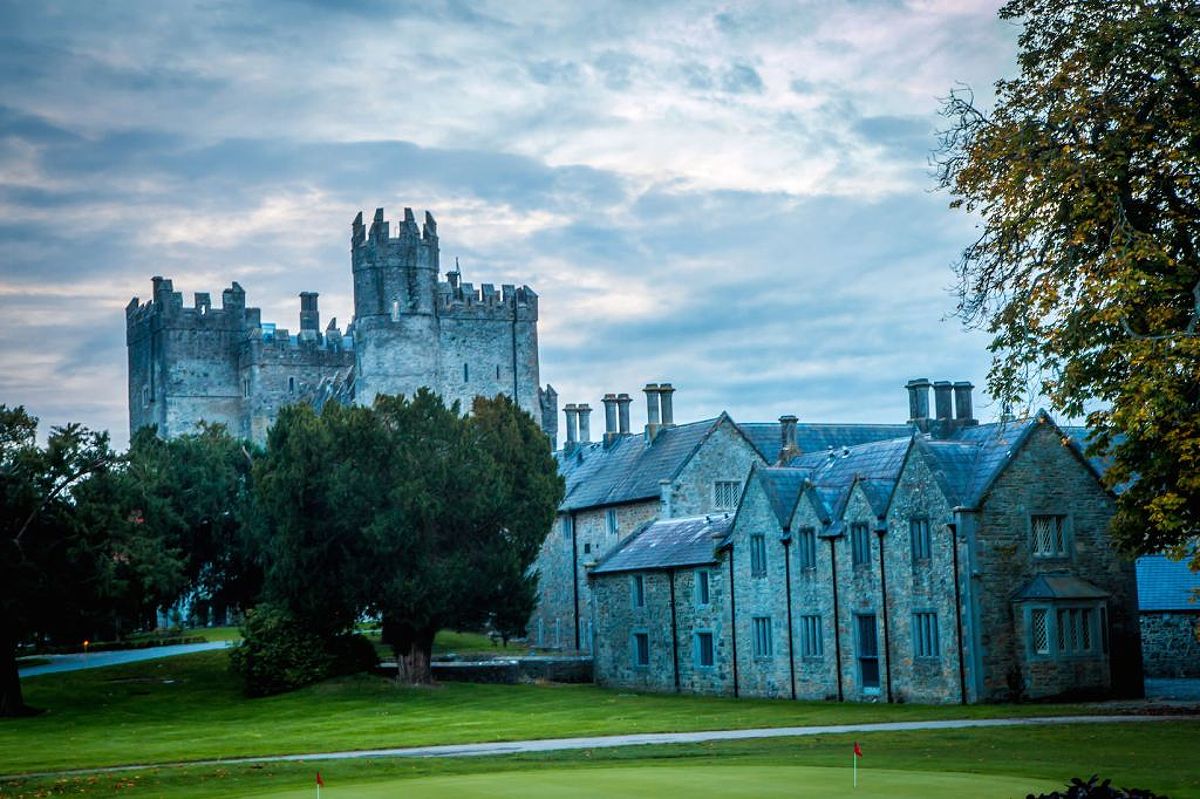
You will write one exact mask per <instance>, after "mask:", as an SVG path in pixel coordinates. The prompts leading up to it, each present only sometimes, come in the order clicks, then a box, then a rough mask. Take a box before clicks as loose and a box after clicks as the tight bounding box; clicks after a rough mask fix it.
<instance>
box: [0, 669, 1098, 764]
mask: <svg viewBox="0 0 1200 799" xmlns="http://www.w3.org/2000/svg"><path fill="white" fill-rule="evenodd" d="M227 658H228V656H227V653H225V652H223V651H213V652H202V653H198V654H195V655H186V656H181V657H177V658H171V659H168V660H159V661H147V662H143V663H136V664H130V665H128V666H118V667H112V668H106V669H95V670H90V671H79V672H71V673H65V674H58V675H46V676H41V677H34V678H29V679H27V680H25V682H24V686H25V692H26V698H27V700H28V701H29V702H30V703H31V704H33V705H35V706H38V707H42V708H45V709H47V710H48V712H47V713H46V714H45V715H43V716H40V717H37V718H32V719H6V720H0V773H6V774H12V773H19V772H27V771H50V770H54V769H69V768H86V767H93V766H109V765H121V764H132V763H147V762H149V763H155V762H174V761H180V760H204V759H212V758H221V757H245V756H255V755H274V754H291V753H306V752H322V751H337V750H349V749H372V748H384V747H400V746H420V745H432V744H458V743H474V742H488V741H511V740H521V739H530V738H560V737H570V736H579V735H612V734H621V733H638V732H681V731H691V730H713V729H745V728H750V727H780V726H806V725H815V724H854V723H865V722H875V721H906V720H925V719H954V718H991V717H1004V716H1012V715H1016V716H1033V715H1064V714H1080V713H1096V712H1100V710H1099V709H1098V708H1097V707H1095V706H1091V707H1089V706H1080V705H1028V706H989V705H980V706H970V707H961V706H922V705H882V704H876V705H871V704H856V703H845V704H837V703H829V702H789V701H782V700H749V699H742V700H734V699H727V698H715V697H713V698H709V697H686V696H669V695H635V694H627V693H619V692H615V691H609V690H603V689H599V688H596V687H594V686H590V685H572V686H556V685H518V686H502V685H469V684H462V683H448V684H443V685H440V686H436V687H432V688H411V687H404V686H398V685H396V684H395V683H393V682H392V681H390V680H387V679H382V678H377V677H371V676H367V675H360V676H355V677H349V678H344V679H338V680H332V681H329V682H326V683H323V684H320V685H316V686H312V687H309V688H307V689H304V690H301V691H297V692H295V693H291V694H286V695H283V696H277V697H268V698H265V699H256V700H248V699H246V698H244V697H243V696H242V695H241V693H240V690H239V686H238V683H237V680H236V678H235V677H234V676H233V675H231V674H229V672H228V669H227Z"/></svg>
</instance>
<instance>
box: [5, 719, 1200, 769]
mask: <svg viewBox="0 0 1200 799" xmlns="http://www.w3.org/2000/svg"><path fill="white" fill-rule="evenodd" d="M1197 719H1200V716H1194V715H1188V716H1047V717H1037V718H1020V719H957V720H949V721H893V722H883V723H878V724H832V725H823V726H819V727H768V728H757V729H749V730H708V731H704V732H658V733H641V734H637V735H602V736H596V737H590V738H545V739H541V740H532V741H502V742H498V743H481V744H450V745H445V746H409V747H402V748H397V749H354V750H350V751H345V752H313V753H310V754H303V755H272V756H268V757H230V758H224V759H221V760H192V761H188V762H174V763H151V764H140V765H130V766H113V767H110V768H91V769H71V770H67V771H43V772H32V773H26V774H9V775H4V776H0V782H3V781H6V780H13V779H28V778H32V777H71V776H80V775H85V774H101V773H113V772H124V771H142V770H145V769H150V768H164V767H174V766H217V765H221V766H229V765H239V764H249V763H281V762H298V761H320V760H356V759H368V758H395V757H481V756H487V755H513V754H521V753H534V752H559V751H563V750H569V749H606V748H610V747H618V746H644V745H647V744H685V743H704V742H707V741H746V740H753V739H756V738H786V737H796V736H806V735H845V734H849V733H866V732H911V731H914V730H959V729H967V728H974V727H1024V726H1041V725H1046V724H1131V723H1148V722H1156V721H1180V720H1185V721H1195V720H1197Z"/></svg>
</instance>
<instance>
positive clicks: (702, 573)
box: [696, 569, 709, 605]
mask: <svg viewBox="0 0 1200 799" xmlns="http://www.w3.org/2000/svg"><path fill="white" fill-rule="evenodd" d="M708 580H709V573H708V569H697V570H696V604H697V605H707V604H708V599H709V596H708V594H709V591H708V589H709V584H708Z"/></svg>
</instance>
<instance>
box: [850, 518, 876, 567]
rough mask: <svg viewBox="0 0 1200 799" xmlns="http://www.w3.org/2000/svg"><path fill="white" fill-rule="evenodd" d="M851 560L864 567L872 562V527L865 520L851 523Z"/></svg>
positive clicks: (854, 563)
mask: <svg viewBox="0 0 1200 799" xmlns="http://www.w3.org/2000/svg"><path fill="white" fill-rule="evenodd" d="M850 562H851V563H852V564H853V565H855V566H861V567H864V568H865V567H867V566H869V565H870V564H871V528H869V527H868V526H867V525H866V524H864V523H863V522H855V523H854V524H852V525H850Z"/></svg>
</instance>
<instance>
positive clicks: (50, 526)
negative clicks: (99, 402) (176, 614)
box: [0, 406, 179, 716]
mask: <svg viewBox="0 0 1200 799" xmlns="http://www.w3.org/2000/svg"><path fill="white" fill-rule="evenodd" d="M36 435H37V420H35V419H34V418H33V417H31V416H29V415H28V414H27V413H26V412H25V410H24V409H23V408H8V407H6V406H0V716H18V715H25V714H27V713H29V712H31V711H30V710H29V708H27V707H26V706H25V703H24V698H23V696H22V694H21V684H20V678H19V674H18V670H17V663H16V648H17V646H18V644H19V643H21V642H22V641H24V640H27V639H28V638H30V637H32V636H35V635H36V636H37V637H38V638H46V637H50V638H64V637H65V638H68V639H71V640H74V641H79V640H82V639H83V638H84V637H89V636H94V634H95V633H96V632H97V631H99V630H105V631H107V630H110V629H112V628H113V627H114V626H117V625H119V624H120V620H121V619H122V618H126V617H129V616H133V617H134V618H136V616H137V614H138V613H139V612H140V608H141V607H142V604H141V603H142V600H141V597H143V596H145V595H147V594H148V593H152V592H153V586H155V585H159V584H162V583H170V582H171V581H173V580H174V579H176V576H177V574H178V570H179V564H178V561H177V559H176V558H175V557H174V554H173V553H171V552H170V551H168V550H167V549H166V548H165V547H163V546H162V543H161V541H159V540H158V539H157V538H155V537H154V536H153V535H152V534H149V533H148V531H146V530H145V529H144V528H143V526H142V525H140V524H138V520H137V517H136V516H135V515H133V514H131V513H130V512H129V509H128V508H127V507H124V506H122V503H121V496H122V492H121V490H120V488H119V485H118V481H119V479H120V473H121V469H122V463H121V459H120V458H119V457H118V456H117V455H116V454H115V453H114V452H113V451H112V450H111V448H110V447H109V443H108V436H107V434H105V433H98V432H94V431H90V430H88V429H86V428H84V427H82V426H80V425H77V424H70V425H67V426H65V427H56V428H54V429H52V430H51V431H50V435H49V438H48V440H47V443H46V445H45V446H39V445H38V443H37V439H36Z"/></svg>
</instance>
